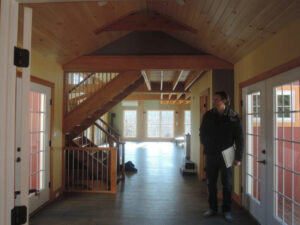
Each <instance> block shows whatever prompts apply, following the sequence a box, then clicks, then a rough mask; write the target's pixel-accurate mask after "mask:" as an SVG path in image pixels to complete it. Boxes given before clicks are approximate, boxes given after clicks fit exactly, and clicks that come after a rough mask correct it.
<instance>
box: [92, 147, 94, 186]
mask: <svg viewBox="0 0 300 225" xmlns="http://www.w3.org/2000/svg"><path fill="white" fill-rule="evenodd" d="M92 189H94V151H92Z"/></svg>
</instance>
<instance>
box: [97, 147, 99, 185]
mask: <svg viewBox="0 0 300 225" xmlns="http://www.w3.org/2000/svg"><path fill="white" fill-rule="evenodd" d="M98 186H99V151H97V189H99V188H98Z"/></svg>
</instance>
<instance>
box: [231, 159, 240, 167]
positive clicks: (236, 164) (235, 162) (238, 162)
mask: <svg viewBox="0 0 300 225" xmlns="http://www.w3.org/2000/svg"><path fill="white" fill-rule="evenodd" d="M233 165H235V166H240V165H241V161H238V160H234V162H233Z"/></svg>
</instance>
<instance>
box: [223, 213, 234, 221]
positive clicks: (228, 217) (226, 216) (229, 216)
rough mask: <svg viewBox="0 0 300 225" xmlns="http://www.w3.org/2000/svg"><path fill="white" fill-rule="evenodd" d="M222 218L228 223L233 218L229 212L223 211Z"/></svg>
mask: <svg viewBox="0 0 300 225" xmlns="http://www.w3.org/2000/svg"><path fill="white" fill-rule="evenodd" d="M224 219H225V220H226V221H227V222H228V223H231V222H232V221H233V218H232V216H231V213H230V212H225V213H224Z"/></svg>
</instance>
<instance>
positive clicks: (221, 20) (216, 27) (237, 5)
mask: <svg viewBox="0 0 300 225" xmlns="http://www.w3.org/2000/svg"><path fill="white" fill-rule="evenodd" d="M297 3H298V4H299V1H297V0H287V1H285V0H266V1H261V0H252V1H246V0H224V1H217V0H212V1H194V0H190V1H187V4H186V6H184V7H182V9H183V10H184V8H185V7H186V8H187V7H188V6H187V5H188V4H190V5H193V7H191V8H190V11H189V12H188V13H187V14H188V15H194V18H196V19H195V20H194V21H191V20H190V19H189V20H187V21H186V24H187V25H189V26H192V27H194V28H195V29H197V30H198V34H197V35H190V34H188V33H186V32H170V34H171V35H172V36H173V37H175V38H178V39H179V40H181V41H185V42H186V43H188V44H190V45H191V46H193V47H195V48H198V49H199V50H201V51H204V52H207V53H210V54H212V55H216V56H218V57H220V58H223V59H227V60H228V61H230V62H232V63H235V62H237V61H238V60H239V59H241V58H242V57H243V56H244V55H246V54H248V53H250V52H251V51H253V50H254V49H255V48H256V47H257V46H258V45H260V44H261V43H262V42H263V41H265V40H267V39H268V38H270V37H271V36H272V35H274V34H275V33H276V32H278V31H279V30H280V29H282V28H283V27H284V26H286V25H287V24H289V23H290V22H292V21H293V20H295V19H297V18H299V17H300V13H299V10H298V9H299V6H298V4H297ZM195 4H198V5H200V4H202V7H200V6H198V7H197V6H195ZM291 5H294V6H293V7H291ZM151 6H152V7H153V10H156V11H158V12H160V13H165V14H167V16H170V17H171V18H172V17H174V18H177V17H178V18H179V20H181V19H182V17H183V15H182V14H185V13H182V12H181V13H179V14H176V13H178V12H177V10H176V9H174V8H172V6H170V4H169V5H166V4H165V5H163V6H162V7H165V8H162V7H158V5H157V4H152V5H151ZM174 7H175V6H174ZM151 9H152V8H151ZM199 9H201V10H199ZM282 12H284V13H282ZM297 12H298V13H297ZM195 14H198V15H199V16H196V15H195ZM190 18H191V17H190ZM279 20H280V21H284V22H282V23H279V24H278V23H276V22H275V21H279ZM272 24H274V25H275V24H277V26H276V27H275V26H272Z"/></svg>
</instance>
